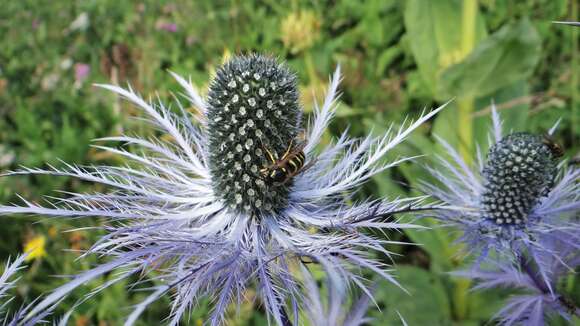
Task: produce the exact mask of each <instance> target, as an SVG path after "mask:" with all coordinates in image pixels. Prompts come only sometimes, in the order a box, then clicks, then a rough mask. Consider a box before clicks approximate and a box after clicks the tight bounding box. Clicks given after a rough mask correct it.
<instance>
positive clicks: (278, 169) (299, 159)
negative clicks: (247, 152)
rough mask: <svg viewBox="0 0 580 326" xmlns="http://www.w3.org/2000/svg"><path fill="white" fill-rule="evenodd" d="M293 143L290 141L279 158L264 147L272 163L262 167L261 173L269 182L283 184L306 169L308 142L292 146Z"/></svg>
mask: <svg viewBox="0 0 580 326" xmlns="http://www.w3.org/2000/svg"><path fill="white" fill-rule="evenodd" d="M292 144H293V142H290V145H289V146H288V149H287V150H286V152H285V153H284V155H282V157H281V158H279V159H277V158H276V157H275V156H274V154H272V152H270V151H269V150H268V149H267V148H264V150H265V151H266V153H267V154H268V158H269V159H270V161H271V164H270V165H268V166H266V167H264V168H263V169H261V170H260V173H261V174H262V177H263V178H264V179H265V180H266V181H267V182H268V183H270V184H277V185H283V184H285V183H286V182H288V181H289V180H290V179H292V178H293V177H294V176H295V175H297V174H298V173H300V172H301V171H303V170H304V161H305V160H306V156H305V155H304V147H305V146H306V142H303V143H302V144H300V145H297V146H295V147H292Z"/></svg>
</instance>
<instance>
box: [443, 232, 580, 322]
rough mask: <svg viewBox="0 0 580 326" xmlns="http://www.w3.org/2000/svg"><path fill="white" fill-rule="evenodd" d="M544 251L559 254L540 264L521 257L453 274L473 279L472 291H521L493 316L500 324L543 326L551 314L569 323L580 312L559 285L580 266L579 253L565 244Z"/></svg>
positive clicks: (558, 242)
mask: <svg viewBox="0 0 580 326" xmlns="http://www.w3.org/2000/svg"><path fill="white" fill-rule="evenodd" d="M546 249H549V250H550V251H553V252H557V253H558V255H557V256H556V255H546V256H543V257H541V265H539V264H538V263H539V262H538V261H533V260H531V259H526V258H524V257H521V258H520V259H519V260H518V261H517V263H516V264H511V263H506V262H499V263H498V262H495V263H492V264H488V265H487V266H485V267H482V266H478V267H477V268H475V269H473V270H470V271H461V272H455V273H454V274H455V275H458V276H463V277H467V278H471V279H474V280H476V281H477V282H478V283H477V285H476V286H475V289H490V288H499V287H503V288H511V289H517V290H520V291H519V292H518V294H516V295H512V296H510V297H509V298H508V300H507V302H506V304H505V305H504V307H503V308H502V309H501V310H500V311H499V312H498V313H497V314H496V316H495V318H496V319H497V320H498V321H499V323H500V325H514V324H523V325H532V326H542V325H545V324H546V319H549V318H550V317H552V316H554V315H560V316H562V317H563V318H564V319H566V320H568V321H571V318H572V316H573V315H576V316H579V317H580V309H579V308H578V307H577V306H576V305H575V303H574V301H573V300H572V299H571V298H570V297H569V296H568V295H567V294H565V293H561V291H560V289H558V282H559V281H560V280H562V279H563V278H564V277H566V276H567V275H570V274H572V273H573V270H574V269H575V268H577V267H578V266H580V251H579V250H577V249H575V248H572V247H570V246H569V245H567V244H566V242H565V241H556V242H552V243H546ZM540 266H543V267H544V270H541V269H540V268H539V267H540Z"/></svg>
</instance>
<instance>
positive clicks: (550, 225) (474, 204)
mask: <svg viewBox="0 0 580 326" xmlns="http://www.w3.org/2000/svg"><path fill="white" fill-rule="evenodd" d="M492 118H493V137H492V138H493V139H494V143H493V144H492V146H491V147H490V149H489V152H488V154H487V158H486V160H484V159H483V158H482V155H481V154H479V155H478V159H477V163H476V164H477V166H476V168H475V169H473V168H471V167H470V166H469V165H468V164H467V163H466V162H465V161H464V160H463V159H462V158H461V156H460V155H459V154H458V153H457V151H456V150H455V149H453V148H452V147H451V146H449V144H447V143H445V142H444V141H441V143H442V144H443V145H444V146H445V148H446V150H447V151H448V152H449V154H450V156H451V158H452V161H451V162H449V161H447V160H445V159H441V165H442V167H443V169H432V168H430V172H431V173H432V175H433V176H434V177H435V178H436V179H438V181H439V183H440V184H441V185H433V184H427V185H425V188H426V192H427V193H429V194H430V195H432V196H433V197H435V198H437V199H439V200H441V201H442V202H443V203H444V204H446V205H447V206H448V207H449V209H444V210H438V211H436V212H435V217H436V218H437V219H439V220H440V221H442V222H443V224H445V225H451V226H456V227H458V228H459V230H460V231H462V232H463V236H462V237H461V238H460V241H463V242H464V243H466V244H467V250H468V251H470V252H471V253H474V254H475V256H477V257H478V258H479V261H482V260H483V259H484V258H486V257H488V256H489V255H488V254H490V252H493V253H494V254H496V257H500V258H503V259H505V258H507V259H508V260H509V261H512V262H517V261H518V260H519V259H520V258H521V257H522V256H526V257H529V258H531V259H532V260H534V261H536V262H538V263H539V264H540V265H542V262H543V261H544V260H545V259H544V256H545V255H548V256H549V255H554V256H558V252H555V251H553V250H551V249H549V245H548V244H549V243H552V242H554V241H557V240H560V241H564V243H566V244H567V245H568V246H570V248H573V249H575V250H579V249H580V222H579V221H578V220H577V218H576V217H577V215H575V214H577V213H578V212H579V211H580V184H579V183H578V177H580V170H578V169H576V168H569V169H566V168H564V166H563V165H558V163H557V158H558V157H559V155H560V151H561V150H560V149H559V148H558V146H557V145H556V144H554V143H553V142H552V141H551V140H550V139H549V138H548V137H547V136H536V135H531V134H528V133H513V134H510V135H507V136H502V134H501V121H500V118H499V116H498V114H497V112H496V111H495V110H494V111H493V116H492ZM552 132H553V130H551V131H550V134H551V133H552ZM574 216H576V217H574ZM544 267H545V268H544ZM544 270H546V271H547V270H549V268H548V266H540V271H544ZM546 273H547V272H542V275H544V276H543V277H544V278H546V279H547V277H548V276H547V275H546Z"/></svg>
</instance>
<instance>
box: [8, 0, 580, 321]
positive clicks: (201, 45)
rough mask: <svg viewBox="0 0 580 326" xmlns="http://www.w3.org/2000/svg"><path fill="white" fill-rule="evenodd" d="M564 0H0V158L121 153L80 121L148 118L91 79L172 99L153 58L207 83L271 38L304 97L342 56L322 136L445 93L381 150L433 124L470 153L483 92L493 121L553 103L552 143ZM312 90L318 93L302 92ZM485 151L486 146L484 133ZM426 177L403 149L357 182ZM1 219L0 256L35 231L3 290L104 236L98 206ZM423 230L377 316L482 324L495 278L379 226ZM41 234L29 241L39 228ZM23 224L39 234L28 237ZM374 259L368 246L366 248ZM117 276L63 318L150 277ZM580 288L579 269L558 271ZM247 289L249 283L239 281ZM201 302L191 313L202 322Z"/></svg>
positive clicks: (567, 97)
mask: <svg viewBox="0 0 580 326" xmlns="http://www.w3.org/2000/svg"><path fill="white" fill-rule="evenodd" d="M578 11H579V9H578V3H577V2H575V1H574V0H571V1H567V0H525V1H501V0H480V1H476V0H465V1H459V0H445V1H443V0H441V1H426V0H425V1H421V0H408V1H397V0H366V1H353V0H335V1H318V0H310V1H291V2H279V1H275V0H263V1H236V0H232V1H217V2H216V1H211V0H197V1H185V0H184V1H139V2H133V1H131V2H130V1H112V0H102V1H95V0H89V1H75V2H69V1H47V0H26V1H5V2H3V4H2V6H1V8H0V42H1V44H0V172H4V171H7V170H11V169H17V168H18V167H19V166H21V165H25V166H30V167H46V166H47V165H48V164H51V165H54V166H57V167H58V166H62V164H63V163H62V162H61V160H63V161H66V162H73V163H78V164H103V163H107V164H121V163H122V161H120V158H118V157H114V156H107V155H104V154H103V153H101V152H99V151H97V150H95V149H93V148H91V147H90V145H91V140H92V139H94V138H98V137H102V136H107V135H119V134H121V133H124V132H130V133H150V132H154V131H152V130H149V129H147V127H146V126H144V125H143V123H142V122H140V121H139V120H135V119H131V118H132V117H134V116H136V115H138V114H139V113H138V112H136V110H135V109H134V108H132V107H131V106H129V105H127V104H126V103H123V102H119V101H118V100H117V99H116V98H115V97H114V96H112V95H111V94H109V93H107V92H105V91H103V90H99V89H95V88H94V87H92V86H91V84H93V83H113V84H120V85H126V84H127V83H130V84H131V85H132V86H133V87H134V88H135V89H137V90H138V91H139V92H141V93H142V94H144V96H145V97H148V96H154V95H155V94H156V92H158V94H159V96H160V97H161V98H162V99H164V100H166V101H167V102H170V101H171V100H172V95H171V94H172V92H179V89H178V86H177V84H176V82H175V81H174V80H173V79H172V78H171V77H170V76H169V74H168V73H167V70H171V71H174V72H177V73H179V74H182V75H185V76H191V78H192V80H193V82H194V83H195V84H196V85H197V86H198V87H199V88H200V89H201V90H202V91H203V90H205V88H206V86H207V83H208V79H209V78H210V76H211V73H212V72H213V71H214V70H215V67H216V66H217V65H219V64H220V63H221V62H222V61H223V60H224V58H226V57H227V56H229V55H231V54H235V53H245V52H251V51H257V52H264V53H268V54H272V55H274V56H276V57H279V58H281V59H283V60H286V61H287V62H288V64H289V65H290V66H291V67H292V68H293V69H294V70H295V71H296V72H297V73H298V75H299V77H300V81H301V85H300V87H301V89H302V95H303V98H302V100H303V104H304V107H305V110H306V111H307V112H311V109H312V101H313V100H314V99H316V98H317V99H319V100H320V99H321V98H322V96H323V95H324V93H323V92H324V89H325V86H327V83H328V76H329V75H330V74H331V73H332V71H333V69H334V68H335V66H336V65H337V64H338V63H340V65H341V67H342V69H343V74H344V80H343V83H342V87H341V90H342V92H343V94H342V97H341V102H340V108H339V110H338V116H337V119H336V120H335V121H334V123H333V124H332V127H331V132H330V133H329V134H328V135H327V137H326V138H325V141H330V140H331V139H332V137H333V136H334V135H337V134H338V133H340V132H342V131H343V130H344V129H345V128H346V127H347V126H350V129H349V130H350V131H349V132H350V134H351V135H353V136H361V135H364V134H366V133H368V132H369V131H370V130H372V131H373V132H374V133H377V134H380V133H383V132H384V131H386V129H387V128H388V127H389V125H391V124H395V125H396V124H400V123H402V122H403V120H404V119H405V117H407V116H410V117H416V116H417V115H418V114H419V113H420V112H421V110H422V109H423V108H425V107H427V108H429V107H435V106H438V105H440V104H441V103H443V102H446V101H448V100H449V99H454V101H453V102H452V104H451V105H450V106H449V107H448V108H447V109H445V110H444V111H443V112H442V113H441V114H439V116H437V117H436V119H434V121H433V122H432V123H430V124H426V125H425V126H423V127H422V128H421V129H420V130H418V131H417V132H415V133H414V135H413V136H412V137H411V139H410V140H409V141H408V142H406V143H405V145H403V146H400V147H399V148H398V149H397V150H396V151H394V152H393V153H391V154H390V156H391V158H394V157H397V156H400V155H419V154H426V155H427V156H426V157H423V158H421V159H420V160H419V161H420V163H421V164H430V162H432V161H433V160H434V156H435V155H434V154H443V151H442V149H441V148H440V146H438V145H436V144H435V141H434V137H433V135H435V134H436V135H439V136H440V137H443V138H444V139H446V140H447V141H450V142H451V143H452V144H454V145H455V146H458V147H459V148H460V149H461V152H462V153H463V154H464V155H465V156H466V157H467V156H469V155H471V153H474V152H475V151H476V146H475V144H482V145H485V144H487V135H486V133H487V131H488V128H489V116H490V114H489V113H490V104H491V102H492V101H495V103H496V104H497V106H498V108H499V110H500V112H501V114H502V116H503V118H504V119H505V124H504V128H505V130H508V131H509V130H518V131H521V130H527V131H531V132H536V133H544V132H546V131H547V130H548V129H549V128H550V127H551V126H552V125H553V124H554V123H555V122H556V121H557V120H558V119H562V120H561V124H560V127H559V128H558V131H557V133H556V135H555V139H556V140H557V141H558V142H559V143H561V144H562V145H563V147H564V148H565V149H566V158H571V157H573V156H574V155H577V153H578V149H579V148H580V125H579V121H580V94H579V92H580V91H579V89H580V86H579V75H580V71H579V70H580V68H579V67H580V62H579V55H580V54H579V52H578V41H579V32H580V29H579V28H574V27H570V26H562V25H554V24H551V21H553V20H576V21H578V20H579V19H578ZM313 94H315V96H314V95H313ZM482 150H484V151H485V150H486V148H482ZM426 178H427V176H426V175H425V172H424V171H423V170H422V168H421V165H420V164H405V165H403V166H401V167H399V168H397V169H394V170H392V171H390V172H387V173H384V174H382V175H381V176H379V177H376V178H374V179H373V180H372V182H371V183H369V184H368V185H366V186H365V189H364V191H363V192H362V193H361V196H387V197H396V196H403V195H409V194H417V192H416V190H415V188H416V186H417V185H418V182H419V180H421V179H426ZM97 187H98V186H96V185H92V184H87V183H83V182H79V181H77V180H72V179H69V178H49V177H45V176H34V177H33V176H30V177H23V176H18V177H10V178H6V177H4V178H0V200H2V203H9V202H18V200H19V199H18V198H17V196H16V195H15V194H20V195H22V196H23V197H25V198H29V199H31V200H34V201H38V202H42V196H50V195H58V194H55V192H54V190H56V189H58V190H64V191H96V190H99V189H97ZM36 221H37V220H35V219H31V218H28V217H16V218H10V219H8V218H5V217H4V218H3V223H2V228H1V229H0V254H1V257H0V258H1V259H3V260H6V259H7V258H8V256H14V255H17V254H19V253H21V252H22V251H23V248H25V247H26V246H27V245H28V246H30V243H31V242H32V243H42V244H43V245H44V250H45V252H44V253H39V254H38V255H37V256H36V257H35V259H34V260H32V261H30V262H29V264H28V265H29V266H28V267H27V268H26V269H25V270H23V271H22V280H21V281H20V282H19V285H18V287H17V288H16V290H15V291H14V293H15V294H16V296H17V300H15V301H14V302H13V307H14V308H15V307H17V306H18V305H19V304H22V302H29V301H30V300H31V299H33V298H35V297H36V296H38V295H39V294H41V293H46V292H47V291H49V290H50V289H52V288H54V287H56V286H57V285H59V284H62V283H63V282H64V281H63V280H62V279H61V278H55V277H53V276H55V275H70V274H75V273H78V272H80V271H82V270H86V269H88V268H89V267H90V266H91V265H93V264H95V263H97V262H98V259H97V258H96V257H90V258H89V259H81V260H77V258H78V256H79V251H82V250H83V249H87V248H88V247H89V246H90V245H91V244H92V243H94V242H95V240H96V239H98V238H99V237H100V236H102V231H98V230H76V229H77V228H79V227H86V226H92V225H98V224H99V221H98V220H90V221H89V220H79V221H70V220H68V221H65V220H60V219H59V220H57V219H54V220H53V219H51V220H45V221H42V222H41V223H33V222H36ZM390 236H391V238H392V239H399V240H406V241H413V242H416V243H421V244H422V246H399V247H395V248H391V249H392V250H395V251H397V252H400V253H401V254H403V255H402V256H401V257H400V258H399V260H398V261H397V270H398V272H399V278H400V280H401V282H402V284H403V285H404V286H405V287H406V288H407V289H408V290H409V292H410V293H411V294H414V295H413V296H409V295H407V294H405V293H404V292H402V291H401V290H400V289H397V288H393V286H391V285H387V284H383V285H382V286H381V287H380V288H379V289H378V290H377V298H376V299H377V304H378V305H379V307H381V311H379V310H377V309H371V310H372V311H371V312H370V315H372V316H373V317H374V318H375V324H376V325H386V324H393V325H395V324H399V323H400V322H399V321H398V317H397V313H396V310H398V311H399V312H400V313H401V314H402V315H403V316H404V317H405V319H406V321H407V322H408V323H409V325H483V324H485V323H486V322H487V321H488V320H489V319H490V318H491V316H493V314H494V313H495V312H496V311H497V309H498V308H499V307H501V306H502V304H503V302H502V300H503V299H504V298H505V297H506V295H507V294H508V291H486V292H469V291H468V290H467V289H468V287H469V283H467V282H465V281H461V280H456V279H453V278H451V277H450V276H449V275H448V274H446V272H448V271H450V270H454V269H458V268H461V267H462V264H464V262H463V261H464V259H463V257H461V255H460V254H459V249H460V248H457V247H456V246H455V245H454V244H453V237H454V234H453V233H450V232H449V231H448V230H443V229H435V230H430V231H427V232H425V231H423V232H415V231H413V232H408V233H406V234H404V235H401V234H392V235H390ZM39 239H42V240H39ZM34 241H36V242H34ZM378 258H379V259H382V257H378ZM110 277H113V276H112V275H108V276H106V277H103V278H101V279H99V280H97V281H94V282H91V283H90V284H87V285H86V286H85V287H83V288H82V289H81V290H80V291H76V292H75V296H74V297H71V298H69V299H68V300H66V301H65V303H63V304H62V308H60V309H59V311H58V313H62V312H64V311H66V310H67V309H68V308H70V307H71V305H72V304H73V303H74V302H75V301H76V300H77V299H79V298H81V297H82V296H83V295H85V294H88V293H89V292H90V291H91V289H93V288H95V287H97V286H99V285H100V284H102V283H103V282H105V281H106V280H107V279H108V278H110ZM127 285H128V283H126V282H121V283H120V284H117V285H115V286H113V287H111V288H108V289H107V290H105V291H103V292H102V293H101V294H100V295H97V296H95V297H93V298H91V299H90V300H88V301H86V302H85V303H83V304H82V305H81V306H80V307H78V308H77V309H76V311H75V313H74V314H73V318H72V322H71V323H72V324H74V325H79V326H80V325H121V324H122V320H123V316H124V315H125V314H126V313H127V311H128V308H129V307H130V306H131V305H132V304H135V303H136V302H139V301H140V300H142V299H143V298H144V296H145V295H146V293H143V292H136V291H128V290H127V288H126V287H127ZM563 286H564V287H565V288H566V290H567V291H568V293H570V294H573V295H574V296H575V299H576V300H578V301H579V302H580V282H574V280H571V281H569V282H568V283H567V284H565V285H563ZM248 297H250V298H251V297H253V294H252V293H248ZM207 309H208V308H207V305H206V304H204V303H203V302H201V303H200V306H199V307H198V308H196V309H195V310H194V311H193V312H192V315H191V318H190V324H191V325H198V324H199V325H201V322H202V321H203V319H204V317H205V316H206V315H207V311H208V310H207ZM168 311H169V310H168V299H167V298H165V299H163V300H160V301H159V302H157V303H156V304H154V305H152V306H150V309H148V311H147V312H146V314H145V315H144V316H143V318H142V319H141V324H142V325H157V324H158V323H159V321H160V320H162V319H163V318H164V317H166V316H167V314H168ZM240 311H241V313H240V314H239V315H236V314H235V309H232V314H231V317H230V319H229V322H230V324H231V325H266V319H265V314H264V312H263V309H262V308H261V307H260V304H259V302H255V303H248V304H247V305H245V306H243V307H240Z"/></svg>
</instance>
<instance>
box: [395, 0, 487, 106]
mask: <svg viewBox="0 0 580 326" xmlns="http://www.w3.org/2000/svg"><path fill="white" fill-rule="evenodd" d="M461 7H462V1H458V0H451V1H421V0H410V1H407V3H406V7H405V12H404V16H405V28H406V30H407V36H408V41H409V45H410V47H411V52H412V53H413V57H414V58H415V61H416V62H417V66H418V67H419V72H420V73H421V76H422V77H423V79H424V80H425V82H426V84H427V86H428V87H429V89H430V91H431V93H432V95H436V91H437V89H438V87H437V84H438V82H439V74H440V73H441V71H442V70H443V69H445V68H446V67H448V66H449V65H450V64H453V63H454V62H458V61H459V60H461V59H462V57H463V54H462V53H461V36H462V35H461V18H462V17H461ZM485 36H486V31H485V26H484V24H483V19H482V18H481V15H480V14H479V13H478V14H477V15H476V29H475V42H476V43H477V42H479V41H480V40H482V39H483V38H485Z"/></svg>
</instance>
